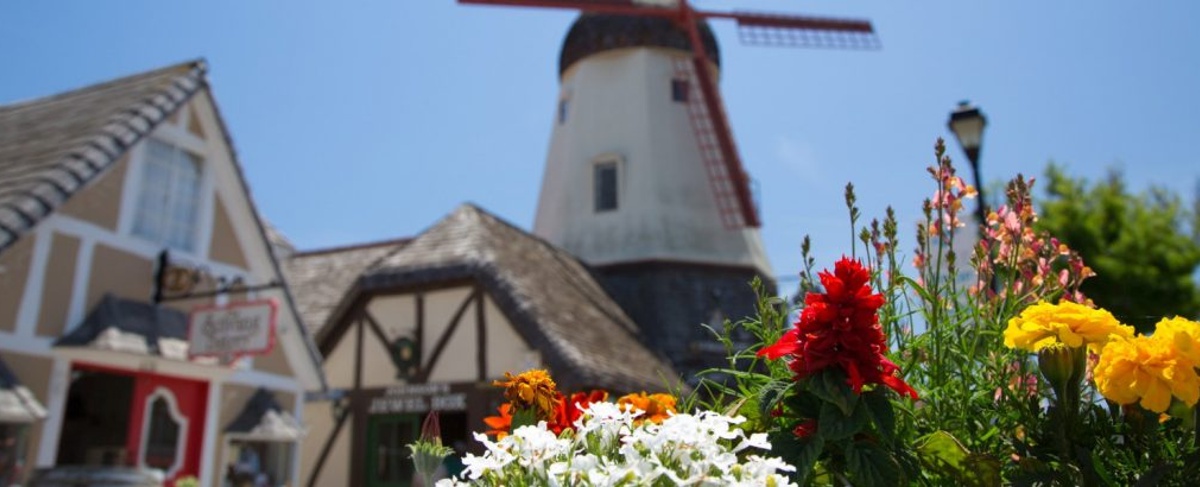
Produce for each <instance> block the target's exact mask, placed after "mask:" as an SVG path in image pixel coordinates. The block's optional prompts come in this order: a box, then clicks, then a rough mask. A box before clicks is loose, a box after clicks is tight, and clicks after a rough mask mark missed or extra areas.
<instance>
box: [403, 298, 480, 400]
mask: <svg viewBox="0 0 1200 487" xmlns="http://www.w3.org/2000/svg"><path fill="white" fill-rule="evenodd" d="M478 294H479V288H478V287H476V288H475V289H474V290H473V291H472V292H471V294H468V295H467V298H466V299H464V300H463V302H462V304H460V305H459V306H458V310H457V311H455V312H454V317H453V318H450V323H449V324H447V325H446V331H444V332H442V336H440V337H438V341H437V345H434V347H433V353H431V354H429V361H428V362H426V364H425V366H424V367H421V374H420V376H419V377H418V379H417V380H416V381H414V382H416V383H422V382H427V381H429V374H430V373H432V372H433V366H434V365H437V361H438V358H439V357H441V356H442V351H444V350H445V349H446V345H447V344H449V343H450V337H451V336H453V335H454V331H455V330H457V329H458V324H459V323H460V322H461V321H462V316H463V314H464V313H466V312H467V306H470V305H471V303H472V302H473V301H475V297H476V296H477V295H478Z"/></svg>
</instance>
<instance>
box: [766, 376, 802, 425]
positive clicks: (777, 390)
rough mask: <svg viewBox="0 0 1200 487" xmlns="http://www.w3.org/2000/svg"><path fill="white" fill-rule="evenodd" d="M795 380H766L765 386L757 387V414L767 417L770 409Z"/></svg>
mask: <svg viewBox="0 0 1200 487" xmlns="http://www.w3.org/2000/svg"><path fill="white" fill-rule="evenodd" d="M792 384H795V382H791V381H782V380H774V381H771V382H768V383H767V384H766V385H765V386H763V387H762V388H760V389H759V392H758V401H757V406H758V415H759V416H760V417H764V418H765V417H769V416H770V415H771V410H772V409H774V408H775V405H776V404H778V403H779V401H780V399H782V398H783V396H784V394H786V393H787V392H788V391H789V390H790V389H791V386H792Z"/></svg>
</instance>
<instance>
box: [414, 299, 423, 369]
mask: <svg viewBox="0 0 1200 487" xmlns="http://www.w3.org/2000/svg"><path fill="white" fill-rule="evenodd" d="M415 298H416V301H417V305H416V311H415V313H416V315H417V316H416V324H417V358H418V360H417V376H422V375H423V374H424V373H425V365H424V364H422V363H421V361H420V360H419V359H420V358H421V356H422V355H424V354H425V293H417V295H416V296H415Z"/></svg>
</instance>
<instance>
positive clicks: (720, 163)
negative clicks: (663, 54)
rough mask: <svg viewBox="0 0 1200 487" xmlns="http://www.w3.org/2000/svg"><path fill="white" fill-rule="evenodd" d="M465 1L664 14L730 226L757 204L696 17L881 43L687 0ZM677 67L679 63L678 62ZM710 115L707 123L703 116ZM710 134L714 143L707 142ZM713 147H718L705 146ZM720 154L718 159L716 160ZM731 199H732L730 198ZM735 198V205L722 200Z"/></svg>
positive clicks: (788, 41) (823, 39) (753, 215)
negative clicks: (679, 45)
mask: <svg viewBox="0 0 1200 487" xmlns="http://www.w3.org/2000/svg"><path fill="white" fill-rule="evenodd" d="M458 3H463V4H479V5H505V6H518V7H547V8H569V9H576V10H580V11H582V12H587V13H599V14H613V15H632V16H651V17H665V18H670V19H672V20H674V21H675V23H676V24H677V25H678V26H679V27H680V28H682V29H684V30H685V31H686V32H687V34H688V38H689V39H690V40H691V47H692V58H691V65H692V66H691V68H692V69H691V71H692V72H693V73H695V77H696V79H697V80H698V83H696V84H697V85H699V86H697V88H698V89H699V93H700V94H701V95H702V96H701V98H703V103H704V106H703V109H701V108H700V107H692V106H690V105H693V103H689V114H690V117H691V119H692V128H693V130H694V131H695V132H696V140H697V143H698V144H699V146H700V147H699V149H700V153H701V157H702V158H703V159H705V165H706V166H707V167H706V169H707V171H708V176H709V183H710V185H711V187H712V190H713V193H714V194H713V195H714V197H715V198H716V200H717V207H718V209H719V210H720V212H721V219H722V221H723V222H724V223H725V226H726V227H728V228H741V227H759V226H761V224H762V223H761V220H760V219H759V216H758V209H757V208H756V207H755V205H754V201H753V198H752V197H751V194H750V178H749V176H748V175H747V174H746V171H745V170H744V169H743V166H742V160H741V157H740V156H738V152H737V147H736V146H735V145H734V141H733V132H732V131H731V130H730V126H729V120H728V118H727V117H726V115H725V110H724V108H723V103H722V102H721V95H720V92H719V91H718V90H717V82H716V80H715V79H714V78H713V73H712V71H711V70H710V69H709V68H708V66H710V63H711V62H712V61H711V60H710V59H709V57H708V53H707V52H705V49H704V43H703V42H701V38H700V29H699V27H698V22H700V21H701V20H704V19H707V18H716V19H733V20H736V21H737V23H738V28H739V37H740V38H741V40H742V41H743V42H746V43H749V44H762V45H781V46H803V47H832V48H852V49H853V48H859V49H874V48H878V47H879V43H878V40H877V38H876V37H875V30H874V28H873V27H872V26H871V22H870V21H866V20H855V19H836V18H827V17H807V16H796V15H783V14H763V13H749V12H706V11H700V10H696V9H694V8H692V6H691V4H689V3H688V2H687V0H678V2H677V5H676V6H671V5H666V4H663V5H659V4H654V3H651V2H648V1H643V2H638V1H636V0H557V1H556V0H458ZM677 71H679V67H678V66H677ZM704 118H707V119H708V122H709V123H708V124H706V123H704V121H703V119H704ZM709 139H713V140H715V143H716V144H715V147H707V145H708V143H707V142H706V141H707V140H709ZM706 149H716V150H706ZM718 157H719V159H717V158H718ZM730 198H732V202H731V201H729V200H730ZM727 202H729V203H734V204H732V205H731V204H726V203H727Z"/></svg>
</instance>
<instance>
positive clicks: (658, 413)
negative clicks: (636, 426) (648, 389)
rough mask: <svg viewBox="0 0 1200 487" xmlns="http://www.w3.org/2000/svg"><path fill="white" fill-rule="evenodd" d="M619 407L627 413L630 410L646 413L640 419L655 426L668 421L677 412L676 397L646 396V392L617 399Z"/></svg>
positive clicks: (668, 395) (667, 395)
mask: <svg viewBox="0 0 1200 487" xmlns="http://www.w3.org/2000/svg"><path fill="white" fill-rule="evenodd" d="M617 407H620V408H621V409H622V410H626V411H627V410H629V408H633V409H638V410H641V411H645V412H646V414H644V415H642V416H641V417H639V418H638V419H643V420H647V421H651V422H653V423H655V424H658V423H662V422H663V420H664V419H667V418H668V417H670V416H671V415H672V414H675V412H676V411H675V396H672V395H670V394H662V393H659V394H646V393H645V392H638V393H633V394H626V395H624V396H621V398H620V399H617Z"/></svg>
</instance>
